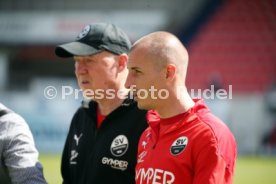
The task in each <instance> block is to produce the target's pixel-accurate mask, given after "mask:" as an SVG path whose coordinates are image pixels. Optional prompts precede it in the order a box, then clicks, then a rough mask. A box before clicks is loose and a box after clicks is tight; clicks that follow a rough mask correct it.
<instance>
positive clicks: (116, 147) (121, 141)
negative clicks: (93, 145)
mask: <svg viewBox="0 0 276 184" xmlns="http://www.w3.org/2000/svg"><path fill="white" fill-rule="evenodd" d="M127 149H128V139H127V137H126V136H125V135H118V136H117V137H116V138H115V139H114V140H113V141H112V144H111V147H110V151H111V153H112V155H114V156H115V157H120V156H122V155H124V154H125V153H126V151H127Z"/></svg>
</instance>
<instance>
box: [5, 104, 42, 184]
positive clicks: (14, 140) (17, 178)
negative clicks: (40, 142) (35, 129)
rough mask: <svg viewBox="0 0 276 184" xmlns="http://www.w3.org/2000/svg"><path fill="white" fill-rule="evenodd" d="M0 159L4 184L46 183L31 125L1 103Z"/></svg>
mask: <svg viewBox="0 0 276 184" xmlns="http://www.w3.org/2000/svg"><path fill="white" fill-rule="evenodd" d="M0 159H1V162H0V183H1V184H9V183H17V184H42V183H43V184H44V183H46V181H45V179H44V176H43V172H42V166H41V165H40V163H39V161H38V151H37V150H36V148H35V145H34V140H33V136H32V134H31V131H30V129H29V127H28V125H27V123H26V122H25V120H24V119H23V118H22V117H21V116H19V115H18V114H16V113H14V112H13V111H11V110H10V109H8V108H7V107H5V106H4V105H3V104H1V103H0Z"/></svg>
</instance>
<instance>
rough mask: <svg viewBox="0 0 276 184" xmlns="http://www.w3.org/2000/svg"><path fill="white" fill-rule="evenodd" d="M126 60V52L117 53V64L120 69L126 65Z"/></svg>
mask: <svg viewBox="0 0 276 184" xmlns="http://www.w3.org/2000/svg"><path fill="white" fill-rule="evenodd" d="M127 61H128V55H127V54H125V53H123V54H121V55H119V60H118V64H119V69H120V71H122V70H124V69H125V68H126V67H127Z"/></svg>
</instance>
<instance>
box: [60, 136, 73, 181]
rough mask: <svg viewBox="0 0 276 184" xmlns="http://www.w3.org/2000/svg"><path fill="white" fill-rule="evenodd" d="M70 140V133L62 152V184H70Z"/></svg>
mask: <svg viewBox="0 0 276 184" xmlns="http://www.w3.org/2000/svg"><path fill="white" fill-rule="evenodd" d="M69 139H70V133H69V134H68V135H67V138H66V142H65V145H64V148H63V152H62V159H61V175H62V179H63V181H62V183H63V184H70V182H71V180H70V165H69V161H70V160H69V159H70V158H69V143H70V142H69Z"/></svg>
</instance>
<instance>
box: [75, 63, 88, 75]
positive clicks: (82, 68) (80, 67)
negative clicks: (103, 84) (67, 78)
mask: <svg viewBox="0 0 276 184" xmlns="http://www.w3.org/2000/svg"><path fill="white" fill-rule="evenodd" d="M75 71H76V73H77V74H85V73H86V72H87V68H86V65H85V62H82V61H77V62H76V63H75Z"/></svg>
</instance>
